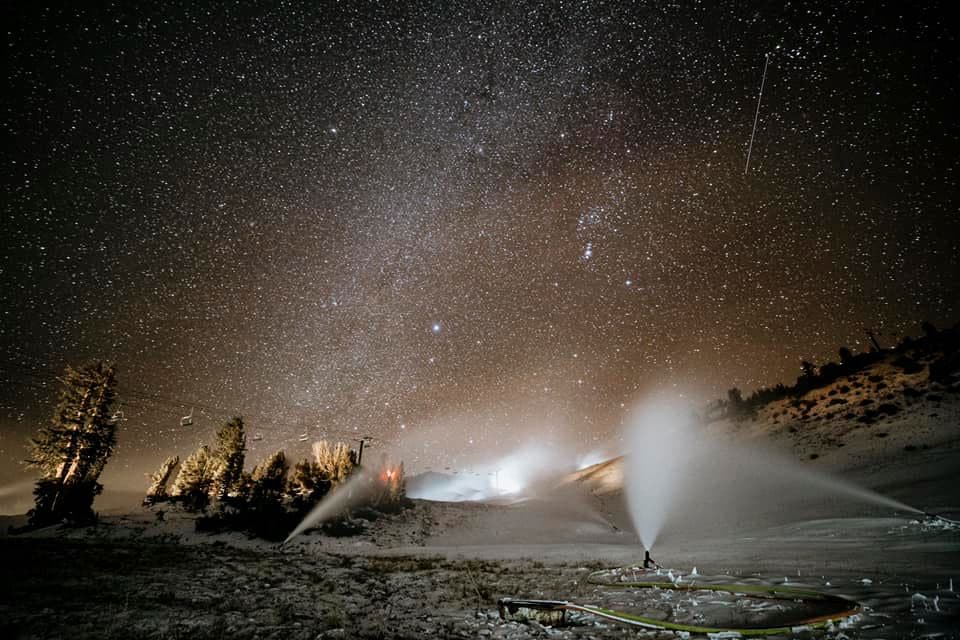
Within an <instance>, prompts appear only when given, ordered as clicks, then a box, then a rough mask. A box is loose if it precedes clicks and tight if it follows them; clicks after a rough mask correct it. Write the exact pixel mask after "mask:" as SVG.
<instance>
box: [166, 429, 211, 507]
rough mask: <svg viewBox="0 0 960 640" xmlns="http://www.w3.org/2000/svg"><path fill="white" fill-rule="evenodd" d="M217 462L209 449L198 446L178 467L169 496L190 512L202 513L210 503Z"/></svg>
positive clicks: (205, 446) (204, 446)
mask: <svg viewBox="0 0 960 640" xmlns="http://www.w3.org/2000/svg"><path fill="white" fill-rule="evenodd" d="M217 466H218V465H217V461H216V458H215V457H214V455H213V454H212V453H211V452H210V447H208V446H207V445H205V444H204V445H200V448H199V449H197V450H196V451H194V452H193V453H192V454H190V456H188V457H187V459H186V460H184V461H183V466H181V467H180V473H179V474H177V479H176V481H174V483H173V490H172V491H171V494H172V495H174V496H177V497H179V498H180V499H181V501H182V502H183V504H184V505H185V506H186V507H187V508H188V509H190V510H194V511H202V510H204V509H206V507H207V505H208V504H209V503H210V492H211V489H212V488H213V480H214V476H215V474H216V471H217Z"/></svg>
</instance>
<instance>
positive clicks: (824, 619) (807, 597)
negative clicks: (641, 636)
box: [498, 570, 861, 636]
mask: <svg viewBox="0 0 960 640" xmlns="http://www.w3.org/2000/svg"><path fill="white" fill-rule="evenodd" d="M606 572H607V571H606V570H604V571H597V572H594V573H591V574H590V575H589V576H587V582H589V583H590V584H595V585H599V586H604V587H610V588H617V589H671V590H673V591H724V592H727V593H735V594H740V595H743V596H744V597H747V598H765V599H770V600H795V601H796V600H800V601H803V602H820V603H831V604H833V605H835V608H836V609H837V611H835V612H832V613H829V614H825V615H821V616H814V617H811V618H804V619H803V620H798V621H797V622H794V623H791V624H790V625H789V626H781V627H741V628H736V627H705V626H699V625H692V624H682V623H678V622H668V621H666V620H657V619H655V618H648V617H646V616H640V615H636V614H632V613H625V612H623V611H615V610H613V609H604V608H603V607H597V606H593V605H581V604H575V603H573V602H567V601H564V600H516V599H513V598H501V599H500V601H499V603H498V605H499V609H500V617H501V618H506V614H507V613H511V614H515V613H516V612H517V611H518V610H520V609H529V610H534V611H546V612H549V611H557V612H560V611H580V612H583V613H589V614H591V615H594V616H597V617H600V618H605V619H607V620H613V621H615V622H621V623H624V624H629V625H634V626H638V627H644V628H646V629H662V630H666V631H684V632H687V633H702V634H707V633H723V632H735V633H738V634H740V635H742V636H764V635H772V634H784V633H793V632H795V631H797V630H798V628H800V627H802V628H817V627H825V626H827V625H829V624H831V623H832V622H835V621H838V620H842V619H843V618H849V617H850V616H853V615H856V614H857V613H859V612H860V610H861V607H860V605H859V604H858V603H857V602H855V601H853V600H850V599H848V598H845V597H843V596H838V595H832V594H827V593H822V592H820V591H813V590H810V589H798V588H794V587H785V586H766V585H745V584H697V583H694V582H690V583H682V584H677V583H674V582H616V583H608V582H601V581H599V580H597V578H596V576H597V575H598V574H600V573H606Z"/></svg>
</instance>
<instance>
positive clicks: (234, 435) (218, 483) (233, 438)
mask: <svg viewBox="0 0 960 640" xmlns="http://www.w3.org/2000/svg"><path fill="white" fill-rule="evenodd" d="M246 448H247V437H246V435H245V434H244V431H243V418H240V417H237V418H234V419H233V420H231V421H230V422H228V423H227V424H225V425H223V426H222V427H220V428H219V429H218V430H217V444H216V448H215V449H214V452H213V455H214V457H215V458H216V464H217V470H216V475H215V477H214V482H213V492H214V494H215V495H216V497H217V498H218V499H219V500H223V499H224V498H225V497H227V495H228V494H229V493H230V492H232V491H236V490H237V489H238V488H239V485H240V476H241V474H242V473H243V459H244V452H245V451H246Z"/></svg>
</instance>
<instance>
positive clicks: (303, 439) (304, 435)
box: [300, 433, 310, 442]
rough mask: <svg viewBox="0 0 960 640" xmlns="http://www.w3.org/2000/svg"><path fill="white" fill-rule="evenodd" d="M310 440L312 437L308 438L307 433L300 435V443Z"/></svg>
mask: <svg viewBox="0 0 960 640" xmlns="http://www.w3.org/2000/svg"><path fill="white" fill-rule="evenodd" d="M309 439H310V436H308V435H307V434H306V433H301V434H300V442H306V441H307V440H309Z"/></svg>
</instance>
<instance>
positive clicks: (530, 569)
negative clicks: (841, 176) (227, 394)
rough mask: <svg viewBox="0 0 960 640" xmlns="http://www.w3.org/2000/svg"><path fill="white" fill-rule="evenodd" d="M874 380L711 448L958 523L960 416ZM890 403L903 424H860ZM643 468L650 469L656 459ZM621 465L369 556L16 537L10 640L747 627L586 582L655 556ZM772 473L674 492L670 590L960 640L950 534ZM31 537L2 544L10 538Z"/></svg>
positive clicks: (48, 532)
mask: <svg viewBox="0 0 960 640" xmlns="http://www.w3.org/2000/svg"><path fill="white" fill-rule="evenodd" d="M870 375H876V374H875V373H873V374H870ZM861 377H863V380H859V379H856V380H839V381H837V383H836V384H835V385H833V386H831V387H829V388H825V389H820V390H817V391H815V392H812V393H813V394H814V395H815V396H816V397H812V398H805V399H801V400H804V402H801V403H800V404H799V405H797V404H796V403H794V402H792V401H782V402H781V403H774V405H776V406H773V405H771V406H770V407H768V408H766V409H764V410H763V411H762V412H761V413H760V414H759V415H758V417H757V418H756V419H755V420H752V421H749V422H747V423H744V424H739V425H733V424H727V423H716V424H714V425H712V426H711V427H710V432H711V433H712V437H714V438H717V439H719V440H720V441H723V442H725V443H727V444H726V445H725V446H735V447H741V446H743V447H751V446H755V445H756V444H758V443H762V444H763V445H764V446H769V445H770V444H771V443H773V444H774V445H776V448H778V449H779V450H780V455H785V456H787V457H790V458H792V459H793V463H791V464H800V465H801V466H802V468H803V469H805V470H811V471H813V472H816V474H821V475H819V476H818V477H820V478H828V479H829V478H837V479H842V480H843V481H845V482H848V483H853V484H855V485H856V486H858V487H862V488H865V489H868V490H871V491H875V492H876V493H877V495H882V496H886V497H887V498H890V499H892V500H895V501H898V502H900V503H903V504H904V505H907V506H909V507H913V508H918V509H920V510H922V511H929V512H933V513H939V514H942V515H944V516H947V517H949V518H957V517H960V489H958V487H960V410H958V409H960V394H958V393H956V391H955V390H954V389H952V388H937V389H934V388H932V387H930V385H929V384H928V383H926V382H925V381H924V380H923V379H922V378H921V377H918V376H916V375H914V376H913V377H910V376H907V375H905V374H901V373H898V372H897V371H893V370H891V371H890V372H888V373H887V375H885V376H884V377H883V380H885V381H886V382H884V383H883V384H884V385H885V386H884V387H882V388H880V389H877V388H875V387H877V386H878V385H879V383H878V382H876V381H871V380H870V379H869V376H868V375H866V374H864V376H861ZM855 382H859V383H860V386H859V387H857V386H854V383H855ZM898 385H899V386H898ZM868 386H869V388H867V387H868ZM865 389H866V391H864V390H865ZM904 389H913V391H910V392H908V393H904ZM831 391H835V392H834V393H831ZM864 393H866V394H867V395H864ZM890 393H893V394H894V396H895V397H894V398H893V399H890V398H886V396H887V395H888V394H890ZM877 394H880V396H879V397H880V398H881V399H883V400H884V401H885V402H889V403H892V404H895V405H896V406H897V407H898V408H897V409H896V410H891V409H884V410H883V411H882V412H879V413H870V414H869V417H868V418H867V419H866V420H861V418H862V417H864V416H866V415H867V413H866V412H867V410H868V409H869V408H870V407H871V405H872V403H866V404H864V403H863V401H864V400H867V399H871V398H877V397H878V395H877ZM930 396H933V398H931V397H930ZM836 399H842V400H844V402H833V401H834V400H836ZM811 402H813V404H811ZM850 405H855V406H856V408H855V409H852V410H851V409H849V408H848V407H849V406H850ZM838 411H846V413H843V414H842V415H838V413H837V412H838ZM849 413H853V416H852V417H851V416H850V415H848V414H849ZM881 434H883V435H881ZM812 454H816V455H812ZM764 455H766V454H764ZM633 463H635V464H648V465H653V466H654V468H656V465H657V464H658V457H657V451H656V446H655V443H654V445H653V446H652V447H651V450H650V451H649V452H647V453H645V454H644V455H642V456H638V457H637V458H635V459H634V462H633ZM623 465H624V461H623V460H622V459H617V460H611V461H607V462H604V463H601V464H598V465H595V466H592V467H589V468H587V469H584V470H581V471H579V472H577V473H576V474H574V475H572V476H569V477H567V478H564V479H562V480H561V481H558V482H555V483H554V484H553V485H552V486H550V485H541V486H540V488H539V490H538V491H537V492H536V493H535V494H532V495H531V494H528V495H525V496H523V497H522V498H519V499H516V500H515V501H512V502H508V501H503V500H501V501H499V502H497V503H477V502H456V503H454V502H429V501H423V500H418V501H416V502H415V506H414V507H413V508H411V509H408V510H407V511H404V512H402V513H399V514H395V515H385V516H381V517H379V518H376V519H375V520H372V521H363V522H362V523H361V524H362V526H363V529H364V530H363V532H362V533H359V534H357V535H353V536H349V537H332V536H327V535H321V534H319V533H317V532H313V533H308V534H306V535H303V536H301V537H299V538H296V539H295V540H294V541H293V542H291V543H290V544H288V545H286V546H284V547H283V548H279V547H278V545H276V544H270V543H266V542H263V541H261V540H256V539H250V538H248V537H247V536H245V535H243V534H239V533H231V534H217V535H207V534H198V533H196V532H195V531H194V518H193V517H192V516H189V515H187V514H184V513H181V512H178V511H176V510H170V509H167V510H165V511H164V513H163V515H162V518H161V517H160V515H159V513H158V512H159V511H160V510H161V509H162V508H153V509H145V508H142V507H131V508H128V509H122V510H119V511H113V512H108V513H105V514H103V518H102V523H101V524H100V525H98V526H96V527H89V528H83V529H64V528H61V527H51V528H48V529H45V530H40V531H35V532H32V533H30V534H27V535H18V536H7V537H2V538H0V551H2V559H0V562H2V563H3V566H4V568H5V574H6V577H5V578H4V580H2V581H0V621H2V622H0V625H3V626H2V627H0V636H2V637H53V636H60V635H67V634H68V633H69V635H70V636H71V637H74V638H83V637H98V638H99V637H110V636H116V637H129V636H131V635H138V636H144V637H172V636H189V637H198V638H202V637H278V638H281V637H282V638H316V637H342V638H353V637H371V638H373V637H409V638H422V637H495V638H530V637H547V636H550V637H568V638H581V637H582V638H587V637H593V638H614V637H617V638H619V637H651V638H652V637H673V636H672V634H661V633H658V632H654V631H638V630H636V629H625V628H622V627H620V626H617V625H616V624H614V623H610V622H601V621H597V620H592V619H590V618H588V617H577V618H575V621H576V622H577V624H576V625H574V626H572V627H567V628H564V629H546V628H544V627H542V626H540V625H538V624H536V623H519V622H502V621H500V620H499V619H498V618H497V616H496V601H497V599H498V598H500V597H518V598H548V599H562V600H571V601H574V602H579V603H585V604H599V605H607V606H610V607H613V608H619V609H624V608H627V609H629V610H632V611H635V612H647V613H650V614H651V615H656V616H659V617H668V618H674V619H678V620H679V619H684V617H685V616H686V619H691V620H697V621H698V622H700V623H708V622H709V621H710V620H709V617H710V616H711V615H712V616H714V617H717V616H718V615H719V616H720V617H721V618H722V617H723V615H727V614H723V615H720V614H719V613H718V611H719V610H720V609H718V607H720V608H722V607H727V608H728V609H730V608H732V609H731V610H733V611H739V610H743V611H747V610H748V609H749V607H748V606H747V604H745V603H743V602H740V603H738V602H737V601H736V600H735V599H734V600H733V601H731V602H729V603H723V602H720V603H716V602H713V603H710V602H709V599H708V598H706V597H704V596H703V594H700V595H699V596H698V595H697V593H696V592H694V593H692V594H667V593H660V592H644V593H633V592H630V591H627V592H624V591H617V590H611V589H608V588H605V587H602V586H598V585H594V584H591V583H589V582H587V581H586V576H587V575H588V574H590V573H591V572H593V571H596V570H599V569H603V568H610V567H617V566H624V565H634V564H636V563H638V562H640V561H641V559H642V556H643V549H642V547H641V546H640V544H639V540H638V537H637V534H636V533H635V530H634V527H633V522H632V519H631V517H630V515H629V512H628V507H627V501H626V500H625V499H624V492H623V485H624V477H625V474H624V467H623ZM785 468H786V467H784V469H785ZM762 469H764V470H765V471H764V474H765V475H762V476H761V477H760V479H759V480H757V479H756V478H754V477H750V478H748V479H747V480H744V478H743V477H738V474H736V473H730V471H729V469H726V470H725V469H724V466H723V465H720V464H711V463H710V461H709V459H708V460H707V461H706V462H701V463H700V464H698V465H696V467H695V468H689V469H684V470H682V472H683V474H684V476H685V477H686V480H687V485H686V486H687V487H688V489H687V490H686V491H685V492H684V494H683V496H681V498H682V499H678V500H677V504H676V508H674V509H673V510H672V511H670V513H669V514H668V517H666V519H665V521H664V522H663V526H662V530H661V531H660V532H659V536H658V537H657V542H656V544H655V548H654V549H653V550H652V551H653V556H654V558H655V559H656V560H657V561H658V562H660V563H661V564H662V565H663V566H664V571H663V576H662V578H663V579H668V578H669V579H672V580H675V579H681V580H691V579H701V580H713V581H717V580H723V581H737V582H744V583H748V584H766V585H780V584H788V585H793V586H804V587H810V588H814V589H817V590H822V591H825V592H829V593H836V594H840V595H843V596H846V597H849V598H852V599H855V600H856V601H858V602H859V603H861V604H862V605H863V606H864V607H865V608H864V611H863V612H862V614H861V615H859V616H858V617H857V618H855V619H854V620H852V621H851V622H850V624H848V625H846V626H845V627H844V628H839V627H837V628H834V629H832V630H828V631H818V632H815V633H813V636H814V637H830V638H909V637H918V638H919V637H928V638H936V637H940V638H960V529H958V527H957V526H956V525H953V524H950V523H948V522H945V521H943V520H936V519H932V518H929V517H924V516H922V515H921V514H918V513H914V512H909V511H905V510H898V509H896V508H892V507H890V506H889V504H883V503H882V501H871V500H864V499H860V498H858V497H857V496H855V495H851V494H850V493H849V492H848V493H844V492H842V491H839V492H838V491H834V490H832V489H831V488H830V487H831V484H830V482H826V483H825V482H823V481H821V480H818V481H811V482H808V481H806V480H805V479H804V478H805V477H806V476H805V475H804V474H805V472H802V473H799V474H795V473H792V472H791V473H778V472H777V468H776V467H775V466H774V467H771V466H770V465H769V464H767V466H766V467H762ZM822 474H826V475H822ZM544 487H549V488H544ZM18 521H22V519H17V518H7V519H6V520H5V522H3V523H0V524H2V525H4V526H2V529H3V533H0V536H5V535H6V533H5V530H6V526H5V525H6V524H13V523H16V522H18ZM694 568H696V572H697V574H698V575H699V578H696V577H694V576H692V574H693V572H694ZM698 607H699V608H698ZM738 608H739V609H738ZM718 620H719V618H718ZM804 633H807V632H804ZM800 637H804V636H803V634H801V635H800Z"/></svg>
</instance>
